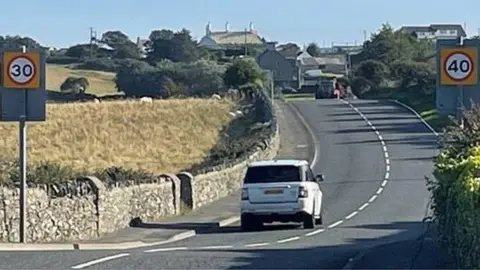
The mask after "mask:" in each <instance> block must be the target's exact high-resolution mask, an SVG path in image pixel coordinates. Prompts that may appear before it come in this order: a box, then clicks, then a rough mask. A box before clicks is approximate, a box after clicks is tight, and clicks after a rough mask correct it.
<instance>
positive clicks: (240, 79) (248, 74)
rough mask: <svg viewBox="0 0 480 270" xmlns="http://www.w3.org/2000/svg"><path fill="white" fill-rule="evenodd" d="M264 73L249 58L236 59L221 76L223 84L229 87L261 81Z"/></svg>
mask: <svg viewBox="0 0 480 270" xmlns="http://www.w3.org/2000/svg"><path fill="white" fill-rule="evenodd" d="M264 78H265V75H264V73H263V71H262V70H261V69H260V67H259V66H258V64H257V63H256V62H255V61H254V60H251V59H242V58H239V59H236V60H235V61H234V62H233V64H232V65H231V66H229V67H228V68H227V70H226V71H225V75H224V77H223V79H224V81H225V84H226V85H227V86H229V87H238V86H240V85H244V84H249V83H255V84H257V83H258V82H259V81H263V80H264Z"/></svg>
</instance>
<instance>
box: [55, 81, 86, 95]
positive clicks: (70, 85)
mask: <svg viewBox="0 0 480 270" xmlns="http://www.w3.org/2000/svg"><path fill="white" fill-rule="evenodd" d="M89 85H90V84H89V83H88V80H87V79H86V78H85V77H80V78H78V77H68V78H67V79H65V81H64V82H63V83H62V85H61V86H60V90H61V91H62V92H72V93H75V94H83V93H85V91H86V90H87V88H88V86H89Z"/></svg>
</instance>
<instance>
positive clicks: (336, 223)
mask: <svg viewBox="0 0 480 270" xmlns="http://www.w3.org/2000/svg"><path fill="white" fill-rule="evenodd" d="M342 223H343V220H339V221H337V222H335V223H333V224H330V225H328V228H329V229H331V228H335V227H337V226H338V225H340V224H342Z"/></svg>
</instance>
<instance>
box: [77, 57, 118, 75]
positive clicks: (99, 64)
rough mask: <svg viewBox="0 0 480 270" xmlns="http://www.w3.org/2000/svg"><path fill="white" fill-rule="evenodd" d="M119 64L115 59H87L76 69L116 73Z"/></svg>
mask: <svg viewBox="0 0 480 270" xmlns="http://www.w3.org/2000/svg"><path fill="white" fill-rule="evenodd" d="M118 67H119V64H118V62H117V61H116V60H114V59H109V58H93V59H87V60H85V61H84V62H83V63H81V64H80V65H77V66H76V67H75V69H90V70H99V71H109V72H116V71H117V69H118Z"/></svg>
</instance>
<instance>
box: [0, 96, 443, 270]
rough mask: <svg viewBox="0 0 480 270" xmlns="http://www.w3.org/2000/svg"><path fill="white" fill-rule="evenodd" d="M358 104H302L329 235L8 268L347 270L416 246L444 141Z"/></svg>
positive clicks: (285, 232) (30, 257) (14, 258)
mask: <svg viewBox="0 0 480 270" xmlns="http://www.w3.org/2000/svg"><path fill="white" fill-rule="evenodd" d="M351 102H352V105H351V106H350V105H349V104H345V103H344V102H343V101H340V100H318V101H313V100H304V101H294V102H292V103H293V106H294V107H295V108H296V109H297V110H298V112H299V113H300V114H301V115H302V116H303V118H304V121H305V122H306V124H307V125H308V126H309V128H310V131H311V133H312V134H313V136H314V140H313V141H314V143H315V149H317V151H318V152H317V158H316V159H315V164H314V171H315V172H316V173H323V174H324V175H325V177H326V181H325V183H324V184H323V185H322V190H323V192H324V196H325V201H324V204H325V224H324V226H318V227H317V228H316V229H314V230H303V229H301V228H299V227H296V226H293V225H283V226H282V225H281V226H278V225H275V226H270V227H268V228H266V230H265V231H262V232H249V233H243V232H240V231H239V228H238V225H239V224H233V225H231V226H228V227H225V228H222V229H221V230H220V231H216V232H210V233H204V234H199V235H197V236H195V237H193V238H189V239H186V240H182V241H179V242H175V243H171V244H167V245H163V246H158V247H149V248H143V249H132V250H125V251H96V252H94V251H63V252H2V253H1V254H0V268H2V269H7V268H9V269H14V268H15V269H26V268H29V269H71V268H72V267H75V268H74V269H194V268H195V269H196V268H200V269H213V268H215V269H247V268H248V269H266V268H272V269H273V268H275V269H339V268H341V267H342V266H343V265H344V264H345V263H346V262H347V260H348V258H349V257H351V256H353V255H354V254H356V252H357V251H359V250H361V249H365V248H368V247H372V246H376V245H380V244H387V243H392V242H396V241H401V240H408V239H414V238H416V237H418V236H419V235H420V234H421V233H422V232H423V229H424V228H423V225H422V224H421V220H422V219H423V217H424V216H425V211H426V209H427V203H428V198H429V194H428V192H427V190H426V186H425V180H424V176H425V175H431V172H432V169H433V164H432V158H433V156H434V155H435V144H436V137H435V136H434V135H433V133H432V132H431V131H430V130H429V129H428V128H427V127H426V126H425V125H424V124H423V123H422V122H421V121H420V120H419V119H418V118H416V116H415V115H413V114H412V113H411V112H409V111H408V110H406V109H404V108H402V107H399V106H398V105H394V104H392V103H385V102H377V101H368V100H355V101H351ZM299 147H304V146H302V145H300V146H299ZM96 259H98V261H95V260H96Z"/></svg>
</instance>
